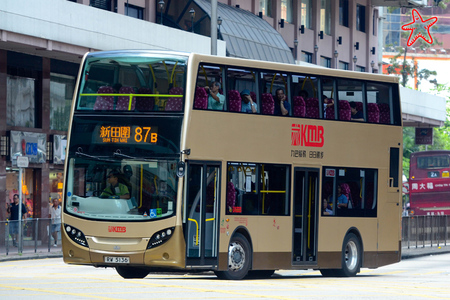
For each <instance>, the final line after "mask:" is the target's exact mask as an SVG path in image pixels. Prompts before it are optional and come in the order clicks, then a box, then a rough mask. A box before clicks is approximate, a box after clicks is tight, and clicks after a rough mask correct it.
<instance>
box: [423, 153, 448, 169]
mask: <svg viewBox="0 0 450 300" xmlns="http://www.w3.org/2000/svg"><path fill="white" fill-rule="evenodd" d="M417 167H418V168H419V169H440V168H448V167H450V159H449V156H448V155H436V156H424V157H418V158H417Z"/></svg>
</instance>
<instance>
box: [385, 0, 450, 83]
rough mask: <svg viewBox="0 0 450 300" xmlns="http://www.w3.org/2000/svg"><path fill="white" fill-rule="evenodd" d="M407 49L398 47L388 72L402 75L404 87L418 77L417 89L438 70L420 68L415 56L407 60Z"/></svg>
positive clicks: (391, 59) (390, 61)
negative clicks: (410, 80)
mask: <svg viewBox="0 0 450 300" xmlns="http://www.w3.org/2000/svg"><path fill="white" fill-rule="evenodd" d="M449 1H450V0H449ZM407 49H408V48H405V49H404V48H402V47H397V51H398V53H397V54H396V55H395V56H394V57H392V58H390V60H389V64H390V65H391V66H390V67H388V69H387V72H388V74H398V75H401V78H402V81H401V85H402V86H403V87H405V86H406V84H407V83H408V80H409V79H410V78H411V79H414V77H417V86H416V87H415V89H417V88H418V86H419V85H420V83H421V81H422V80H428V79H429V78H430V76H432V75H433V76H436V75H437V72H436V71H430V70H428V69H419V68H418V67H417V64H416V62H415V59H414V58H413V59H412V60H410V61H408V60H406V53H407ZM401 56H403V60H402V59H401Z"/></svg>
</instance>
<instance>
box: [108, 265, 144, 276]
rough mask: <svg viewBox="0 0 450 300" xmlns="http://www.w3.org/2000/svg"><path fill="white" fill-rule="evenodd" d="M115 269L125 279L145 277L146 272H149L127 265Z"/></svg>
mask: <svg viewBox="0 0 450 300" xmlns="http://www.w3.org/2000/svg"><path fill="white" fill-rule="evenodd" d="M116 271H117V273H119V275H120V276H122V277H123V278H125V279H133V278H138V279H142V278H145V277H146V276H147V275H148V273H150V272H149V271H148V270H147V269H144V268H137V267H129V266H122V267H116Z"/></svg>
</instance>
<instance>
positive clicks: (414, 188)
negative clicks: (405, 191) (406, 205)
mask: <svg viewBox="0 0 450 300" xmlns="http://www.w3.org/2000/svg"><path fill="white" fill-rule="evenodd" d="M409 193H410V194H409V195H410V198H409V199H410V200H409V201H410V207H411V214H413V215H416V216H418V215H419V216H420V215H450V151H445V150H435V151H423V152H416V153H412V154H411V160H410V169H409Z"/></svg>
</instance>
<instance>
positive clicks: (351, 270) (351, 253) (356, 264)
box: [320, 233, 361, 277]
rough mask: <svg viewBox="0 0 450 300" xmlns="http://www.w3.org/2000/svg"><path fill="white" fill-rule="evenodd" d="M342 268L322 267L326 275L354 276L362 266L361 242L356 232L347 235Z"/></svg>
mask: <svg viewBox="0 0 450 300" xmlns="http://www.w3.org/2000/svg"><path fill="white" fill-rule="evenodd" d="M341 264H342V269H322V270H320V273H321V274H322V276H325V277H353V276H356V274H357V273H358V272H359V270H360V266H361V243H360V242H359V239H358V238H357V237H356V235H355V234H354V233H349V234H347V235H346V236H345V239H344V243H343V247H342V263H341Z"/></svg>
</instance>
